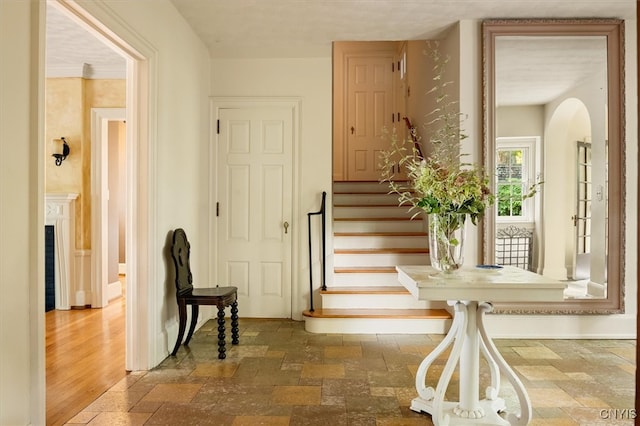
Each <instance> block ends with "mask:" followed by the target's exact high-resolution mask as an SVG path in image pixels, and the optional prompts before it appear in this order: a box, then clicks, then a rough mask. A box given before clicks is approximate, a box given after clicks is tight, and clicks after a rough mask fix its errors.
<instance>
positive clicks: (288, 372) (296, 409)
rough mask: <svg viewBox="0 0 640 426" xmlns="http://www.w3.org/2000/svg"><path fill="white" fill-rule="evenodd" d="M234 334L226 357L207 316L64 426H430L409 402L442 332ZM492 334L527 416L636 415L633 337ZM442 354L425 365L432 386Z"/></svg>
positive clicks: (609, 418)
mask: <svg viewBox="0 0 640 426" xmlns="http://www.w3.org/2000/svg"><path fill="white" fill-rule="evenodd" d="M240 333H241V334H240V345H238V346H232V345H231V344H230V341H229V336H227V340H228V343H227V358H226V359H225V360H219V359H217V343H216V341H217V337H216V336H217V325H216V324H215V322H214V321H209V322H208V323H207V324H205V326H203V327H202V328H201V329H200V330H198V332H196V334H195V335H194V338H193V339H192V342H191V344H190V347H189V348H186V347H184V346H183V347H182V348H181V349H180V351H179V352H178V355H177V356H176V357H169V358H167V359H165V360H164V362H162V364H161V365H160V366H158V367H157V368H155V369H153V370H151V371H148V372H132V373H130V374H128V375H127V377H125V378H124V379H123V380H122V381H121V382H120V383H118V384H117V385H116V386H114V387H113V388H111V389H110V390H109V391H107V392H105V393H104V394H103V395H102V396H101V397H99V398H98V399H97V400H96V401H94V402H93V403H92V404H90V405H89V406H88V407H86V408H85V409H84V410H83V411H82V412H80V413H79V414H78V415H77V416H75V417H74V418H73V419H71V420H70V421H69V423H68V424H88V425H108V426H112V425H216V426H222V425H231V426H245V425H247V426H249V425H251V426H255V425H265V426H280V425H323V426H326V425H328V424H330V425H332V426H338V425H354V426H356V425H358V426H359V425H376V426H413V425H432V424H433V423H432V422H431V418H430V416H429V415H427V414H419V413H415V412H413V411H411V410H410V409H409V405H410V403H411V399H413V398H414V397H415V396H416V391H415V384H414V383H415V381H414V380H415V379H414V377H415V372H416V370H417V368H418V365H419V364H420V362H421V361H422V359H423V358H424V357H425V356H426V355H427V354H428V353H429V352H430V351H431V350H432V349H433V348H434V347H435V346H436V345H437V344H438V342H439V341H440V340H441V339H442V338H443V337H444V336H442V335H424V336H421V335H399V334H394V335H387V334H380V335H351V334H312V333H308V332H306V331H305V330H304V323H303V322H296V321H291V320H258V319H242V318H241V319H240ZM495 343H496V345H497V346H498V348H499V350H500V351H501V353H502V355H503V357H504V358H505V360H506V361H507V362H508V363H509V365H511V366H512V368H514V370H515V371H516V372H517V374H518V375H519V377H520V379H521V380H522V382H523V383H524V385H525V387H526V389H527V391H528V393H529V397H530V398H531V403H532V406H533V421H532V422H531V424H532V425H549V426H553V425H563V426H564V425H618V424H620V425H631V424H633V420H632V419H631V417H632V416H633V413H635V412H631V411H630V410H632V409H633V407H634V395H635V340H511V339H500V340H496V341H495ZM445 361H446V359H438V360H437V361H436V363H435V364H434V365H433V366H432V368H431V369H430V370H429V376H428V377H429V379H428V380H434V381H433V382H429V384H430V385H431V384H432V383H434V384H435V380H437V377H438V375H439V373H440V371H441V370H442V367H443V366H444V362H445ZM481 365H482V376H483V377H482V379H481V381H484V380H487V379H488V371H487V369H486V365H484V361H483V364H481ZM502 382H503V384H502V389H501V396H503V397H504V398H505V400H506V402H507V406H508V407H515V408H516V409H517V407H518V404H517V398H516V397H515V393H514V392H513V388H511V386H510V384H509V383H508V382H507V380H506V378H504V377H503V380H502ZM504 382H507V383H504ZM457 384H458V382H457V372H456V373H455V374H454V376H453V379H452V382H451V384H450V386H449V389H448V390H447V399H451V400H455V399H456V398H457V394H458V389H457ZM484 386H486V384H485V385H484ZM483 393H484V392H482V393H481V394H483Z"/></svg>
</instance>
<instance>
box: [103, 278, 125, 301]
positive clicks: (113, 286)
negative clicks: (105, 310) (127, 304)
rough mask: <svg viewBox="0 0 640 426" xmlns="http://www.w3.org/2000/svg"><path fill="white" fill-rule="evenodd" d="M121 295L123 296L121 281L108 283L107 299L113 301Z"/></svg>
mask: <svg viewBox="0 0 640 426" xmlns="http://www.w3.org/2000/svg"><path fill="white" fill-rule="evenodd" d="M120 296H122V283H121V282H120V281H114V282H112V283H109V284H107V301H112V300H113V299H116V298H118V297H120Z"/></svg>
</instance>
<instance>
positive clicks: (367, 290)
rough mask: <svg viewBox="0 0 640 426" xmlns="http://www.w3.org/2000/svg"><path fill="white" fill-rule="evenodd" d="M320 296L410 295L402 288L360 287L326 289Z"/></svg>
mask: <svg viewBox="0 0 640 426" xmlns="http://www.w3.org/2000/svg"><path fill="white" fill-rule="evenodd" d="M320 293H321V294H357V295H363V294H410V293H409V290H407V289H406V288H404V287H402V286H399V285H397V286H373V287H372V286H366V287H365V286H361V287H353V286H352V287H344V286H343V287H328V288H327V289H326V290H321V291H320Z"/></svg>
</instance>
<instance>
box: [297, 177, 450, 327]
mask: <svg viewBox="0 0 640 426" xmlns="http://www.w3.org/2000/svg"><path fill="white" fill-rule="evenodd" d="M407 210H408V208H407V207H404V206H403V207H399V206H398V198H397V196H396V195H390V194H387V188H386V187H385V186H383V185H381V184H379V183H378V182H334V187H333V247H334V253H333V266H334V269H333V282H332V284H328V285H327V290H325V291H320V295H321V297H322V307H321V308H317V307H316V308H315V310H314V311H313V312H310V311H305V312H304V313H303V315H304V317H305V328H306V330H307V331H310V332H314V333H332V332H340V333H376V334H382V333H420V334H424V333H446V331H447V329H448V328H449V325H450V321H451V315H450V314H449V312H448V311H447V310H446V309H445V307H446V303H444V302H427V301H419V300H416V299H415V298H414V297H413V296H412V295H411V294H410V293H409V292H408V291H407V290H406V289H405V288H404V287H403V286H402V285H401V284H400V283H399V282H398V279H397V272H396V269H395V267H396V265H427V264H428V263H429V249H428V240H427V233H426V229H427V224H426V219H424V218H423V217H421V216H418V217H416V218H414V219H411V216H412V213H409V212H408V211H407ZM328 282H331V280H328Z"/></svg>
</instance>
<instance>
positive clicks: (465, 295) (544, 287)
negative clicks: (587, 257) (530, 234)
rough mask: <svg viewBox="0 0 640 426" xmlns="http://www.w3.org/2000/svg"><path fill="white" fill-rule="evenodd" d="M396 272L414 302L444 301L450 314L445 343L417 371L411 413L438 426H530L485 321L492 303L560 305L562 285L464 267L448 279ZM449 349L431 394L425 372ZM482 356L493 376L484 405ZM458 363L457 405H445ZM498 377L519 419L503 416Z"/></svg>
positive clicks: (526, 407) (523, 399)
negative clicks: (514, 397)
mask: <svg viewBox="0 0 640 426" xmlns="http://www.w3.org/2000/svg"><path fill="white" fill-rule="evenodd" d="M396 269H397V271H398V279H399V280H400V283H402V285H404V286H405V287H406V288H407V289H408V290H409V291H410V292H411V294H413V296H415V297H416V298H418V299H420V300H431V301H437V300H440V301H447V303H448V304H449V305H450V306H453V309H454V317H453V322H452V324H451V328H450V329H449V332H448V333H447V335H446V337H445V338H444V339H443V340H442V342H440V344H439V345H438V346H437V347H436V348H435V349H434V350H433V351H432V352H431V353H430V354H429V355H427V357H426V358H425V359H424V360H423V361H422V363H421V364H420V366H419V367H418V371H417V374H416V390H417V392H418V397H417V398H415V399H413V401H412V402H411V410H413V411H417V412H426V413H429V414H431V417H432V420H433V423H434V425H436V426H453V425H466V424H474V425H499V426H507V425H526V424H528V423H529V422H530V421H531V401H530V400H529V396H528V395H527V392H526V390H525V388H524V385H523V384H522V382H521V381H520V379H519V378H518V376H516V375H515V373H514V372H513V370H512V369H511V367H509V365H508V364H507V363H506V361H505V360H504V358H503V357H502V355H500V352H498V350H497V348H496V347H495V345H494V343H493V341H492V339H491V338H490V337H489V335H488V333H487V331H486V329H485V325H484V315H485V314H486V313H487V312H491V311H492V310H493V306H492V305H491V303H492V302H557V301H562V299H563V297H564V295H563V293H564V288H565V284H564V283H562V282H560V281H557V280H552V279H549V278H545V277H543V276H541V275H537V274H534V273H532V272H529V271H525V270H523V269H519V268H516V267H513V266H505V267H504V268H502V269H499V270H486V269H481V268H473V267H468V268H462V269H460V270H458V271H456V272H455V273H454V274H449V275H444V274H441V273H438V271H436V270H435V269H434V268H432V267H430V266H423V265H420V266H397V267H396ZM451 345H452V348H451V353H450V355H449V358H448V360H447V362H446V364H445V367H444V370H443V371H442V374H441V375H440V378H439V380H438V383H437V385H436V387H435V389H434V388H433V387H432V386H427V383H426V379H427V372H428V370H429V367H431V364H433V362H434V361H435V360H436V359H437V358H438V357H439V356H440V355H441V354H442V353H443V352H444V351H445V350H446V349H447V348H448V347H449V346H451ZM480 352H482V354H483V356H484V358H485V359H486V361H487V364H488V365H489V370H490V373H491V384H490V385H489V386H487V388H486V390H485V397H484V398H483V399H480V379H479V373H480V371H479V370H480ZM458 363H459V365H460V370H459V373H460V381H459V389H460V401H457V402H452V401H445V399H444V395H445V392H446V390H447V387H448V386H449V382H450V381H451V376H452V375H453V372H454V370H455V367H456V365H457V364H458ZM500 373H502V374H504V376H506V377H507V379H508V380H509V382H510V383H511V384H512V385H513V388H514V390H515V392H516V394H517V396H518V401H519V403H520V412H519V413H509V412H507V407H506V405H505V402H504V400H503V399H502V398H500V397H499V396H498V394H499V392H500ZM500 413H504V416H502V415H500Z"/></svg>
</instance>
